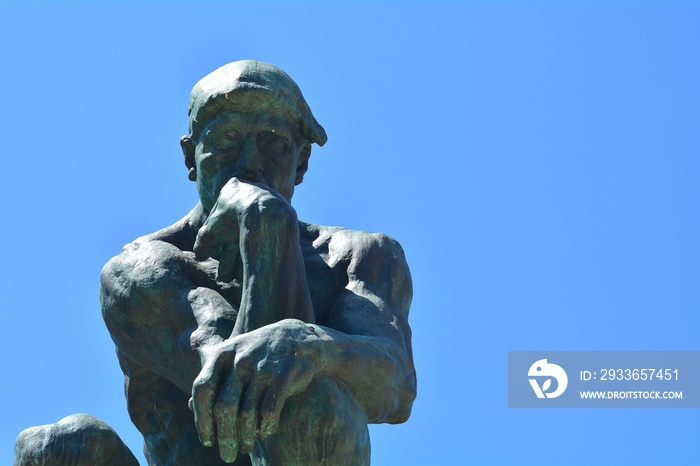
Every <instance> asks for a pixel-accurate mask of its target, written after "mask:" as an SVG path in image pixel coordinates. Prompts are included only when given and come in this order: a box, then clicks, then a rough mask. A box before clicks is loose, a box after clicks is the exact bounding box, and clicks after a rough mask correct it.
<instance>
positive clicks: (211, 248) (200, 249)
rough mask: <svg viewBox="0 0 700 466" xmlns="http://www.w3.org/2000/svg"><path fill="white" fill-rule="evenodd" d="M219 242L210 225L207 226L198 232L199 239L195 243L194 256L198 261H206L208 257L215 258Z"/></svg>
mask: <svg viewBox="0 0 700 466" xmlns="http://www.w3.org/2000/svg"><path fill="white" fill-rule="evenodd" d="M218 245H219V244H218V241H217V238H216V235H215V234H214V233H213V232H212V231H211V229H210V228H209V225H207V224H205V225H204V226H203V227H202V228H200V229H199V232H197V238H196V239H195V241H194V248H193V250H194V255H195V257H196V258H197V260H205V259H206V258H208V257H213V256H214V255H215V253H216V252H217V246H218Z"/></svg>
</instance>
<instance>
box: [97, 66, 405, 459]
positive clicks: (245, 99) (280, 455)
mask: <svg viewBox="0 0 700 466" xmlns="http://www.w3.org/2000/svg"><path fill="white" fill-rule="evenodd" d="M180 142H181V146H182V151H183V153H184V156H185V165H186V166H187V168H188V170H189V179H190V180H192V181H196V183H197V190H198V193H199V198H200V202H199V203H198V204H197V205H196V206H195V207H194V209H192V211H191V212H190V213H189V214H187V215H186V216H185V217H184V218H183V219H182V220H180V221H178V222H177V223H175V224H174V225H171V226H169V227H167V228H164V229H162V230H160V231H157V232H155V233H152V234H150V235H147V236H143V237H141V238H138V239H136V240H135V241H134V242H132V243H130V244H128V245H127V246H126V247H124V249H123V250H122V252H121V253H120V254H119V255H118V256H116V257H114V258H113V259H112V260H110V261H109V263H108V264H107V265H106V266H105V267H104V269H103V271H102V277H101V290H100V296H101V301H102V312H103V316H104V320H105V322H106V324H107V327H108V329H109V332H110V334H111V336H112V339H113V340H114V342H115V344H116V347H117V353H118V356H119V362H120V364H121V367H122V370H123V371H124V374H125V385H126V396H127V402H128V408H129V414H130V416H131V419H132V421H133V422H134V424H135V425H136V427H137V428H138V429H139V431H140V432H141V433H142V434H143V436H144V440H145V446H144V450H145V453H146V457H147V458H148V462H149V464H151V465H166V464H167V465H170V464H183V465H184V464H187V465H195V464H196V465H209V464H222V462H225V463H235V464H238V465H244V464H251V462H252V464H256V465H304V466H309V465H317V464H318V465H321V464H324V465H355V464H358V465H359V464H369V461H370V441H369V433H368V429H367V423H385V422H388V423H400V422H404V421H406V419H408V417H409V415H410V412H411V406H412V403H413V400H414V398H415V396H416V376H415V370H414V367H413V360H412V353H411V331H410V328H409V326H408V322H407V317H408V311H409V306H410V303H411V298H412V285H411V276H410V273H409V269H408V266H407V264H406V261H405V258H404V253H403V250H402V249H401V247H400V246H399V244H398V243H397V242H396V241H395V240H393V239H392V238H390V237H388V236H386V235H383V234H374V233H368V232H364V231H353V230H348V229H345V228H338V227H325V226H319V225H313V224H310V223H305V222H302V221H299V220H298V219H297V215H296V212H295V210H294V208H293V207H292V205H291V200H292V195H293V193H294V188H295V186H296V185H298V184H300V183H301V182H302V180H303V178H304V175H305V173H306V171H307V167H308V162H309V157H310V155H311V145H312V144H313V143H316V144H318V145H319V146H321V145H323V144H324V143H325V142H326V133H325V131H324V129H323V128H322V127H321V125H319V124H318V123H317V121H316V119H315V118H314V116H313V115H312V113H311V110H310V109H309V106H308V105H307V103H306V101H305V100H304V97H303V96H302V94H301V91H300V90H299V88H298V86H297V85H296V84H295V83H294V81H292V79H291V78H290V77H289V76H288V75H287V74H286V73H284V72H283V71H282V70H280V69H278V68H276V67H274V66H272V65H269V64H266V63H262V62H258V61H254V60H243V61H238V62H234V63H230V64H228V65H226V66H224V67H222V68H219V69H218V70H216V71H214V72H213V73H211V74H210V75H208V76H206V77H205V78H203V79H202V80H201V81H199V82H198V83H197V84H196V85H195V87H194V89H193V90H192V94H191V96H190V102H189V134H188V135H187V136H183V137H182V139H181V141H180Z"/></svg>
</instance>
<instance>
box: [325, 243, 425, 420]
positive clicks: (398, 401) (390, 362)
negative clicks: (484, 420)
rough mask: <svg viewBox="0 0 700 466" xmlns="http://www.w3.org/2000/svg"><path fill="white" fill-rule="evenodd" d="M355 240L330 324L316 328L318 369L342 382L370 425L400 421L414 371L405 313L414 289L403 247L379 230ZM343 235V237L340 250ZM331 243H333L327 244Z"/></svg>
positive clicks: (406, 413) (408, 405) (406, 409)
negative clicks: (363, 411)
mask: <svg viewBox="0 0 700 466" xmlns="http://www.w3.org/2000/svg"><path fill="white" fill-rule="evenodd" d="M348 234H350V235H353V236H356V235H363V236H361V237H359V238H350V240H354V241H351V242H353V243H354V246H353V249H354V251H353V253H352V256H351V257H352V259H351V262H350V264H349V267H348V276H349V282H348V284H347V286H346V288H345V290H344V291H343V292H342V294H341V296H340V297H339V298H338V300H337V301H336V303H335V305H334V307H333V309H332V311H331V316H330V318H329V322H328V325H327V326H326V327H321V329H320V330H319V331H318V333H319V338H320V340H321V342H322V345H320V346H321V347H322V348H323V349H322V350H321V351H320V353H321V354H322V356H321V357H320V360H321V361H322V364H321V367H322V369H321V371H322V372H324V371H327V372H330V373H332V374H333V375H334V376H335V377H336V378H337V379H339V380H341V381H342V382H343V383H345V384H346V385H347V386H348V387H349V388H350V390H351V391H352V392H353V394H354V395H355V396H356V398H357V400H358V402H359V403H360V404H361V405H362V406H363V407H364V409H365V412H366V414H367V418H368V420H369V422H371V423H382V422H389V423H400V422H404V421H406V419H408V416H409V415H410V413H411V407H412V404H413V400H414V399H415V396H416V373H415V368H414V366H413V356H412V350H411V329H410V327H409V325H408V321H407V318H408V311H409V306H410V303H411V299H412V295H413V289H412V282H411V275H410V272H409V269H408V265H407V264H406V260H405V258H404V253H403V250H402V249H401V246H400V245H399V244H398V243H397V242H396V241H395V240H393V239H391V238H389V237H388V236H386V235H382V234H373V235H368V234H366V233H362V234H360V233H357V232H350V233H348ZM345 239H346V238H341V241H340V242H341V248H342V246H343V245H344V243H345V241H344V240H345ZM331 246H333V243H331Z"/></svg>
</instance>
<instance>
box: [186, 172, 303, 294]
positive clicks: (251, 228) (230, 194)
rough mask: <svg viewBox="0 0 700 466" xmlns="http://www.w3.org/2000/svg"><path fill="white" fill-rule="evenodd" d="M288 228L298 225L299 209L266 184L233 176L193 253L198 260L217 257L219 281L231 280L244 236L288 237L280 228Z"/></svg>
mask: <svg viewBox="0 0 700 466" xmlns="http://www.w3.org/2000/svg"><path fill="white" fill-rule="evenodd" d="M288 227H293V228H296V227H297V219H296V212H295V211H294V209H293V208H292V206H291V205H290V204H289V202H287V200H286V199H284V197H282V195H281V194H279V193H277V192H276V191H274V190H273V189H271V188H269V187H267V186H266V185H265V184H263V183H250V182H246V181H241V180H239V179H238V178H235V177H234V178H231V179H230V180H229V181H228V182H227V183H226V184H225V185H224V187H223V188H222V189H221V192H220V194H219V197H218V199H217V201H216V203H215V204H214V207H212V210H211V212H210V213H209V216H208V217H207V220H206V222H204V225H203V226H202V227H201V228H200V229H199V232H198V233H197V238H196V240H195V243H194V252H195V255H196V257H197V259H199V260H204V259H206V258H208V257H215V258H217V259H218V260H219V271H218V275H219V280H220V281H223V282H228V281H231V280H232V279H233V278H234V277H233V273H234V270H235V265H236V262H237V261H238V260H239V258H241V257H240V256H241V250H242V247H243V244H242V243H243V241H244V240H245V238H247V237H254V238H255V239H256V241H258V242H259V241H263V242H264V241H277V240H278V238H280V237H285V232H284V231H281V230H283V229H285V228H288ZM258 244H259V243H258ZM241 259H245V258H244V257H243V258H241Z"/></svg>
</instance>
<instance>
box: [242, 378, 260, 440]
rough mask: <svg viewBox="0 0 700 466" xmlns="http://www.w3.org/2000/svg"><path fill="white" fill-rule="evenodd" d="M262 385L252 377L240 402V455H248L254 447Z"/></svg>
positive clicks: (258, 379)
mask: <svg viewBox="0 0 700 466" xmlns="http://www.w3.org/2000/svg"><path fill="white" fill-rule="evenodd" d="M263 393H264V387H263V384H262V383H261V381H260V378H259V377H253V378H252V380H251V382H250V383H249V384H248V387H247V389H246V391H245V394H244V395H243V399H242V400H241V410H240V412H239V414H238V438H239V439H240V442H241V444H240V449H241V453H250V452H251V451H253V447H254V446H255V440H256V437H257V429H258V419H259V413H260V411H259V408H260V402H261V398H262V395H263Z"/></svg>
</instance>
